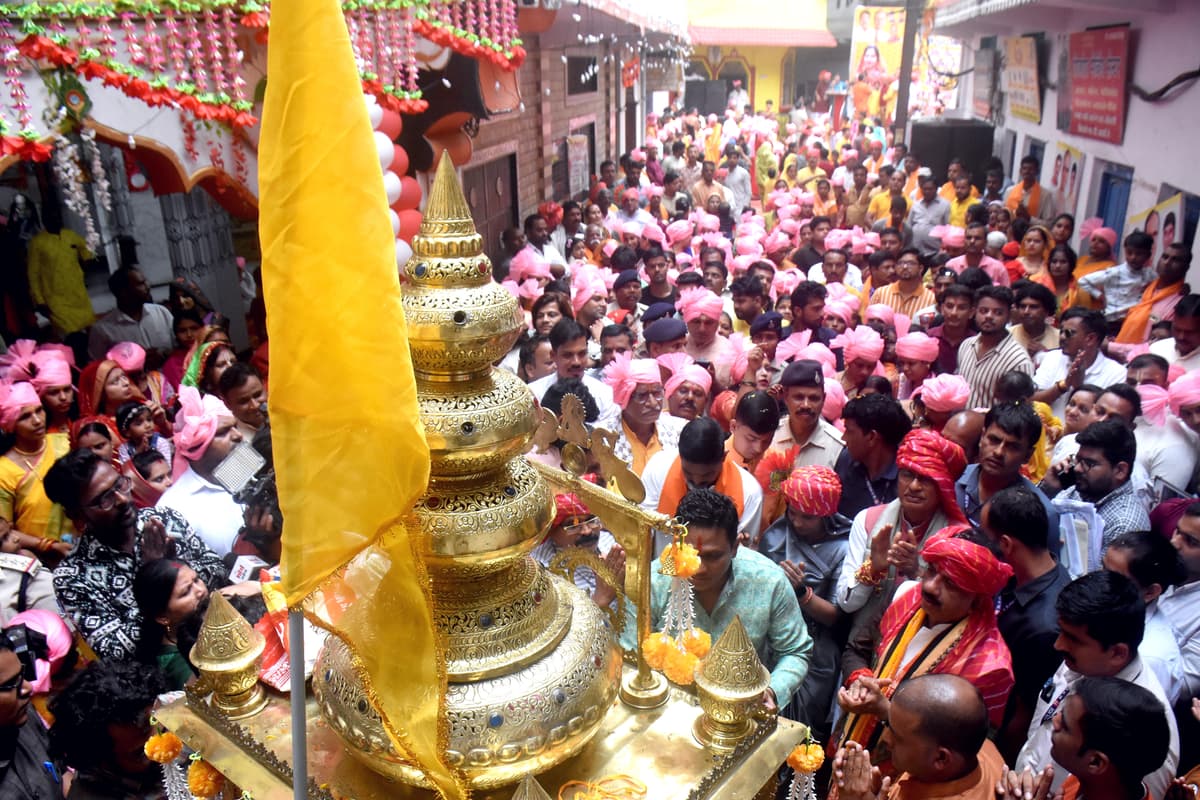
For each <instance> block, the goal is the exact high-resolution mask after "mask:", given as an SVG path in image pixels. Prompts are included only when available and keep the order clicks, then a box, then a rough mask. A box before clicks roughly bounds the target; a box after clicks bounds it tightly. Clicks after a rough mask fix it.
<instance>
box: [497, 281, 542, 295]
mask: <svg viewBox="0 0 1200 800" xmlns="http://www.w3.org/2000/svg"><path fill="white" fill-rule="evenodd" d="M500 285H501V286H503V287H504V288H505V289H506V290H508V293H509V294H511V295H512V296H513V297H515V298H517V299H518V300H533V299H535V298H538V297H541V296H542V287H541V286H539V285H538V282H537V281H536V280H534V279H533V278H529V279H527V280H524V281H522V282H521V283H517V282H516V281H501V283H500Z"/></svg>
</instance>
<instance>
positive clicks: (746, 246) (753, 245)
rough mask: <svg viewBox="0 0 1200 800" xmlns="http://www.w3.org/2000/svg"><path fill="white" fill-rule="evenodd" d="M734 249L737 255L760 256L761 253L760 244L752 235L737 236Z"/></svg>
mask: <svg viewBox="0 0 1200 800" xmlns="http://www.w3.org/2000/svg"><path fill="white" fill-rule="evenodd" d="M734 250H735V251H736V252H737V254H738V255H739V256H760V255H762V252H763V248H762V245H761V244H759V243H758V239H755V238H754V237H752V236H739V237H738V239H737V241H736V242H734Z"/></svg>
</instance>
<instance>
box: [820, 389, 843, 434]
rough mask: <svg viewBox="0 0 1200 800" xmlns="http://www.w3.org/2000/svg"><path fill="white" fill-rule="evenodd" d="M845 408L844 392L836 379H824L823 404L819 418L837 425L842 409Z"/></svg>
mask: <svg viewBox="0 0 1200 800" xmlns="http://www.w3.org/2000/svg"><path fill="white" fill-rule="evenodd" d="M845 407H846V390H845V389H843V388H842V382H841V381H839V380H838V379H837V378H826V379H825V403H824V405H822V406H821V416H822V417H824V418H825V421H826V422H829V423H835V424H836V423H837V422H838V421H839V420H841V418H842V409H844V408H845Z"/></svg>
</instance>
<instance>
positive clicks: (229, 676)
mask: <svg viewBox="0 0 1200 800" xmlns="http://www.w3.org/2000/svg"><path fill="white" fill-rule="evenodd" d="M265 647H266V639H264V638H263V635H262V634H261V633H259V632H258V631H256V630H254V628H253V626H251V625H250V623H249V622H247V621H246V618H245V617H243V616H242V615H241V614H239V613H238V612H237V609H235V608H234V607H233V606H231V605H230V604H229V601H228V600H226V599H225V595H223V594H220V593H219V592H214V593H213V594H212V595H211V596H210V599H209V601H208V612H207V613H206V614H205V615H204V624H203V625H201V626H200V633H199V635H198V636H197V637H196V644H195V645H194V646H193V647H192V650H191V653H190V659H191V662H192V663H193V664H195V665H196V669H198V670H199V671H200V675H201V677H203V678H204V679H206V681H207V685H208V686H210V687H211V688H212V690H213V694H212V704H213V705H215V706H216V707H217V708H218V709H219V710H221V711H222V712H224V713H225V714H226V715H227V716H228V717H229V718H230V719H242V718H243V717H249V716H251V715H253V714H257V713H258V712H259V711H261V710H262V708H263V706H265V705H266V703H267V697H266V694H264V693H263V690H262V687H261V686H260V685H259V684H258V670H259V664H260V662H261V661H262V654H263V649H264V648H265Z"/></svg>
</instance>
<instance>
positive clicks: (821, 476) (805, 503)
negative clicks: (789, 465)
mask: <svg viewBox="0 0 1200 800" xmlns="http://www.w3.org/2000/svg"><path fill="white" fill-rule="evenodd" d="M779 489H780V491H782V492H783V496H784V497H785V498H786V499H787V501H788V504H789V505H793V506H795V507H796V508H798V509H800V513H802V514H808V515H810V516H814V517H832V516H833V515H834V514H836V513H837V507H838V503H839V502H841V499H842V481H841V479H840V478H838V476H837V473H836V472H834V471H833V470H832V469H830V468H829V467H826V466H824V465H823V464H818V465H813V466H807V467H797V468H796V469H795V470H793V471H792V474H791V475H790V476H788V478H787V480H785V481H784V482H783V483H781V484H780V485H779Z"/></svg>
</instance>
